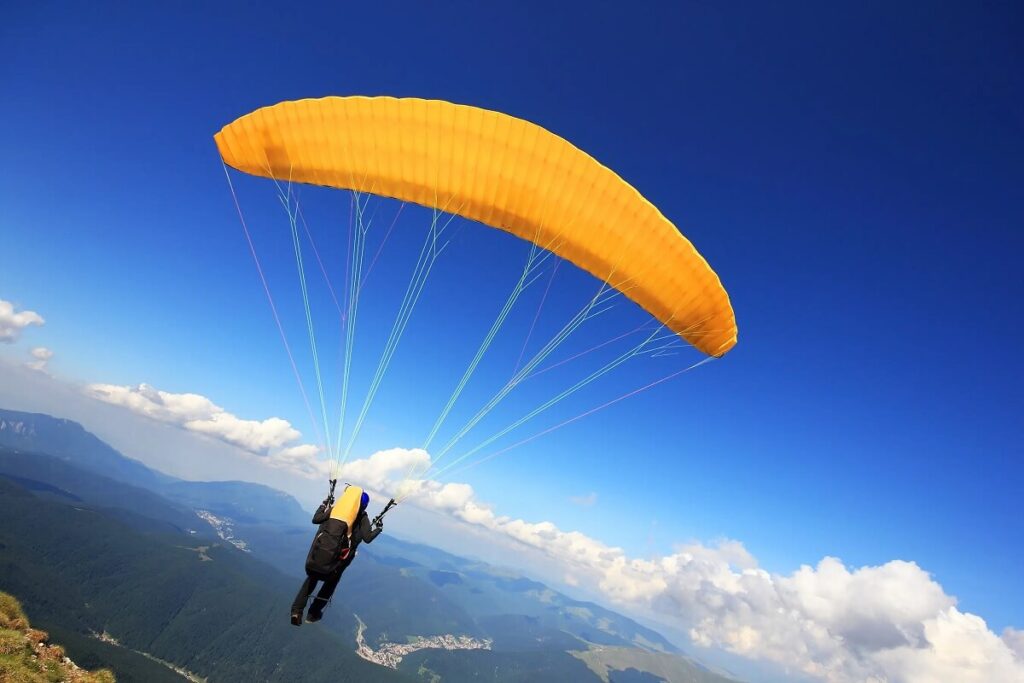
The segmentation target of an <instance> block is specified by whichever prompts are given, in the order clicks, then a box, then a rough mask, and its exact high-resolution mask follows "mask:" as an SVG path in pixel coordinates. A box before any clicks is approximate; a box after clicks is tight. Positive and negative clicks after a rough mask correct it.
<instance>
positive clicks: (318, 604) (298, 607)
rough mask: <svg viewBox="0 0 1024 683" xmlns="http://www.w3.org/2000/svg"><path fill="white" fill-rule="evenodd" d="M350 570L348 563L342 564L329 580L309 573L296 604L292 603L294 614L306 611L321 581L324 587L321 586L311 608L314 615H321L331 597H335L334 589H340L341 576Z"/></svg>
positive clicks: (300, 589) (297, 596) (296, 597)
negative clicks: (310, 598) (311, 596)
mask: <svg viewBox="0 0 1024 683" xmlns="http://www.w3.org/2000/svg"><path fill="white" fill-rule="evenodd" d="M346 569H348V563H345V564H342V565H341V566H340V567H338V569H337V570H336V571H335V572H334V573H333V574H330V575H329V576H328V577H327V578H325V579H324V578H321V577H320V576H312V575H310V574H309V573H308V572H307V573H306V580H305V581H303V582H302V586H301V587H300V588H299V593H298V595H296V596H295V602H293V603H292V612H300V613H301V612H302V610H304V609H306V603H307V602H308V601H309V596H310V595H312V593H313V591H314V590H316V585H317V583H319V582H320V581H323V582H324V583H323V585H322V586H320V590H319V591H317V594H316V597H315V598H313V604H312V605H310V606H309V611H310V613H312V614H321V613H322V612H323V611H324V607H326V606H327V603H328V601H329V600H330V599H331V596H332V595H334V589H335V588H337V587H338V582H339V581H341V575H342V574H343V573H344V572H345V570H346Z"/></svg>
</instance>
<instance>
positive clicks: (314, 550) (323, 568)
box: [306, 518, 352, 577]
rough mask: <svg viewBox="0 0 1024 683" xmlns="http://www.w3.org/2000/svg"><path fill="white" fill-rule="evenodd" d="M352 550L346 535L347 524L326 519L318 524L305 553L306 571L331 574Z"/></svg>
mask: <svg viewBox="0 0 1024 683" xmlns="http://www.w3.org/2000/svg"><path fill="white" fill-rule="evenodd" d="M351 551H352V540H351V539H350V538H349V535H348V524H346V523H345V522H343V521H342V520H340V519H334V518H331V519H328V520H327V521H326V522H324V523H323V524H321V525H320V529H319V531H317V532H316V536H315V537H314V538H313V543H312V544H311V545H310V546H309V554H308V555H306V573H308V574H312V575H316V576H320V577H326V576H329V575H330V574H333V573H334V572H335V571H336V570H337V569H338V568H339V567H340V566H341V563H342V562H343V561H344V560H346V559H348V555H349V553H350V552H351Z"/></svg>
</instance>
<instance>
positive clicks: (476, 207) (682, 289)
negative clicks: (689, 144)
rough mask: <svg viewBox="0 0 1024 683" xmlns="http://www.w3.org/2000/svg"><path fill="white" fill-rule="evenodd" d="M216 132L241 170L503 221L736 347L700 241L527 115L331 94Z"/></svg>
mask: <svg viewBox="0 0 1024 683" xmlns="http://www.w3.org/2000/svg"><path fill="white" fill-rule="evenodd" d="M215 139H216V142H217V147H218V149H219V150H220V154H221V157H222V158H223V160H224V163H226V164H227V165H229V166H231V167H233V168H235V169H238V170H239V171H243V172H245V173H249V174H252V175H257V176H263V177H268V178H274V179H277V180H279V181H290V182H300V183H310V184H314V185H322V186H328V187H336V188H342V189H349V190H355V191H358V192H367V193H372V194H377V195H383V196H387V197H393V198H395V199H399V200H402V201H407V202H414V203H416V204H420V205H423V206H427V207H434V208H436V209H439V210H441V211H445V212H448V213H453V214H458V215H460V216H464V217H466V218H469V219H471V220H475V221H479V222H481V223H484V224H486V225H489V226H492V227H495V228H500V229H502V230H505V231H507V232H510V233H512V234H514V235H516V236H518V237H521V238H522V239H525V240H529V241H532V242H534V243H536V244H538V245H539V246H541V247H544V248H546V249H549V250H551V251H553V252H555V253H556V254H558V255H559V256H561V257H563V258H565V259H567V260H569V261H572V262H573V263H574V264H576V265H577V266H579V267H580V268H582V269H584V270H586V271H588V272H589V273H591V274H592V275H593V276H594V277H596V278H598V279H599V280H601V281H605V282H607V283H608V284H609V285H610V286H612V287H615V288H616V289H618V290H620V291H622V292H623V293H624V294H625V295H626V296H628V297H629V298H630V299H632V300H633V301H635V302H636V303H637V304H639V305H640V306H641V307H643V308H644V309H645V310H647V311H648V312H649V313H650V314H651V315H653V316H654V317H655V318H657V319H658V320H659V321H660V322H662V323H663V324H665V326H666V327H668V328H669V329H671V330H673V331H674V332H676V333H677V334H679V335H680V336H681V337H683V338H684V339H685V340H686V341H687V342H689V343H690V344H692V345H693V346H694V347H696V348H697V349H699V350H700V351H702V352H704V353H706V354H708V355H711V356H721V355H723V354H725V353H726V352H727V351H729V349H731V348H732V347H733V346H734V345H735V344H736V335H737V330H736V320H735V316H734V314H733V310H732V306H731V305H730V303H729V296H728V294H727V293H726V291H725V289H724V288H723V287H722V284H721V282H720V281H719V279H718V276H717V275H716V274H715V272H714V271H713V270H712V269H711V267H710V266H709V265H708V264H707V262H706V261H705V260H704V258H703V257H702V256H701V255H700V254H699V253H698V252H697V250H696V249H694V247H693V245H692V244H691V243H690V241H689V240H687V239H686V238H685V237H684V236H683V235H682V234H680V232H679V231H678V230H677V229H676V227H675V226H674V225H673V224H672V223H671V222H670V221H669V220H668V219H667V218H665V217H664V216H663V215H662V214H661V212H660V211H658V209H657V208H656V207H655V206H654V205H653V204H651V203H650V202H649V201H647V200H646V199H644V197H643V196H641V195H640V193H639V192H637V191H636V190H635V189H634V188H633V187H632V186H631V185H629V184H628V183H627V182H626V181H624V180H623V179H622V178H620V177H619V176H618V175H616V174H615V173H614V172H613V171H611V170H610V169H608V168H606V167H605V166H602V165H601V164H600V163H598V162H597V161H596V160H595V159H594V158H592V157H591V156H589V155H587V154H586V153H585V152H583V151H581V150H580V149H578V148H576V147H574V146H573V145H572V144H570V143H569V142H567V141H566V140H564V139H562V138H560V137H558V136H557V135H555V134H553V133H551V132H549V131H547V130H545V129H543V128H541V127H540V126H537V125H535V124H532V123H529V122H528V121H524V120H522V119H518V118H515V117H512V116H508V115H506V114H501V113H498V112H494V111H488V110H485V109H479V108H476V107H470V106H465V105H459V104H452V103H450V102H443V101H440V100H422V99H413V98H403V99H396V98H392V97H326V98H323V99H307V100H298V101H294V102H282V103H280V104H277V105H274V106H270V107H264V108H262V109H259V110H257V111H255V112H252V113H251V114H247V115H246V116H243V117H241V118H239V119H237V120H236V121H234V122H233V123H231V124H229V125H227V126H225V127H224V128H223V129H222V130H221V131H220V132H219V133H217V135H216V136H215Z"/></svg>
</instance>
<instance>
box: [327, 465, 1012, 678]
mask: <svg viewBox="0 0 1024 683" xmlns="http://www.w3.org/2000/svg"><path fill="white" fill-rule="evenodd" d="M429 462H430V456H429V455H428V454H427V453H426V452H425V451H422V450H406V449H400V448H395V449H391V450H387V451H381V452H378V453H375V454H374V455H372V456H371V457H369V458H367V459H365V460H358V461H355V462H352V463H349V464H348V465H347V467H346V469H345V470H344V474H345V476H346V477H349V478H350V479H351V480H353V481H359V482H365V485H366V486H368V487H371V488H373V489H376V490H396V488H397V489H401V490H403V491H404V492H405V493H406V494H408V497H409V499H410V500H411V501H413V502H415V503H416V504H417V505H419V506H422V507H425V508H428V509H431V510H434V511H437V512H442V513H445V514H448V515H450V516H452V517H454V518H455V519H457V520H459V521H461V522H463V523H466V524H470V525H472V526H475V527H480V528H483V529H485V530H487V531H489V532H491V533H492V535H495V536H498V537H501V538H504V539H506V540H509V541H511V542H514V543H518V544H520V545H521V546H525V547H526V548H528V549H530V550H532V551H536V552H538V553H541V554H543V555H544V556H546V557H547V558H548V560H549V561H550V562H552V563H556V565H560V567H559V568H560V569H562V570H563V571H564V573H565V575H566V576H568V577H571V579H572V581H574V582H578V583H580V584H583V585H589V586H592V587H595V588H596V589H598V590H599V591H600V592H601V593H602V594H603V595H605V596H606V597H607V599H609V600H610V601H611V602H614V603H617V604H619V605H622V606H624V607H629V608H633V609H635V610H639V611H641V612H644V613H647V614H649V615H657V616H660V617H661V618H662V619H668V620H671V621H672V622H673V623H675V624H677V625H679V626H681V627H683V628H684V629H685V630H686V631H687V632H688V633H689V635H690V638H691V640H692V641H693V643H694V644H696V645H697V646H700V647H717V648H722V649H724V650H727V651H729V652H732V653H734V654H737V655H740V656H742V657H745V658H749V659H755V660H762V661H770V662H773V663H775V664H777V665H780V666H781V667H783V668H785V669H787V670H790V671H795V672H800V673H803V674H805V675H807V676H810V677H812V678H815V679H818V680H821V681H826V682H827V683H864V682H867V683H948V682H950V681H957V682H958V683H974V682H977V683H983V682H984V683H992V682H1000V683H1004V682H1005V683H1013V682H1016V681H1024V632H1022V631H1018V630H1015V629H1007V630H1006V631H1005V632H1004V633H1003V635H1002V637H1000V636H999V635H996V634H995V633H993V632H992V631H991V630H990V629H989V628H988V626H987V625H986V624H985V621H984V620H983V619H981V618H980V617H978V616H976V615H973V614H969V613H964V612H961V611H960V610H959V609H957V606H956V599H955V598H954V597H952V596H950V595H948V594H946V593H945V591H944V590H943V589H942V586H940V585H939V584H938V583H937V582H936V581H935V580H934V579H933V578H932V577H931V576H930V575H929V574H928V573H927V572H926V571H924V570H923V569H922V568H921V567H919V566H918V565H917V564H915V563H914V562H907V561H902V560H893V561H890V562H886V563H885V564H882V565H879V566H868V567H858V568H852V567H847V566H846V565H845V564H844V563H843V562H842V561H841V560H839V559H838V558H835V557H825V558H824V559H822V560H821V561H819V562H818V563H817V564H816V565H815V566H813V567H812V566H807V565H805V566H802V567H800V568H799V569H797V570H796V571H794V572H793V573H792V574H789V575H782V574H772V573H770V572H767V571H765V570H764V569H761V568H759V567H758V563H757V560H756V559H755V558H754V557H753V556H752V555H751V554H750V553H749V552H748V551H747V550H746V549H745V548H744V547H743V545H742V544H741V543H739V542H737V541H722V542H720V543H718V544H715V545H703V544H691V545H686V546H681V547H679V548H678V549H677V550H676V552H674V553H672V554H670V555H666V556H662V557H658V558H655V559H639V558H632V557H629V556H628V555H627V554H626V552H625V551H624V550H622V549H621V548H617V547H614V546H609V545H607V544H605V543H603V542H601V541H599V540H596V539H594V538H591V537H589V536H586V535H585V534H582V533H579V532H575V531H563V530H561V529H559V528H558V527H557V526H556V525H555V524H553V523H551V522H528V521H525V520H522V519H514V518H510V517H506V516H501V515H498V514H496V513H495V512H494V511H493V510H492V509H491V507H490V506H488V505H486V504H484V503H482V502H480V501H479V500H477V499H476V496H475V494H474V492H473V489H472V487H470V486H469V485H468V484H461V483H445V484H442V483H440V482H436V481H430V480H416V481H411V482H405V483H404V484H402V483H400V482H401V477H402V475H404V474H405V473H406V472H407V471H408V469H409V467H410V466H412V465H416V466H418V467H419V468H423V469H425V468H426V466H427V465H429ZM420 471H422V469H421V470H420Z"/></svg>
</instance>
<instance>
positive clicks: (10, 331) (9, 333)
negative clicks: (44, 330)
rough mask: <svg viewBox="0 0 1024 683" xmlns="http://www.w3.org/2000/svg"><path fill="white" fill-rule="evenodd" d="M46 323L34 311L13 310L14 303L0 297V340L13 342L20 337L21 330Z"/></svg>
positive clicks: (6, 342) (8, 342) (7, 342)
mask: <svg viewBox="0 0 1024 683" xmlns="http://www.w3.org/2000/svg"><path fill="white" fill-rule="evenodd" d="M44 324H46V321H45V320H43V316H41V315H39V314H38V313H36V312H35V311H19V312H18V313H15V312H14V304H13V303H11V302H10V301H5V300H4V299H0V342H2V343H5V344H13V343H14V342H16V341H18V338H19V337H21V333H22V331H23V330H24V329H25V328H26V327H29V326H30V325H35V326H37V327H38V326H42V325H44Z"/></svg>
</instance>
